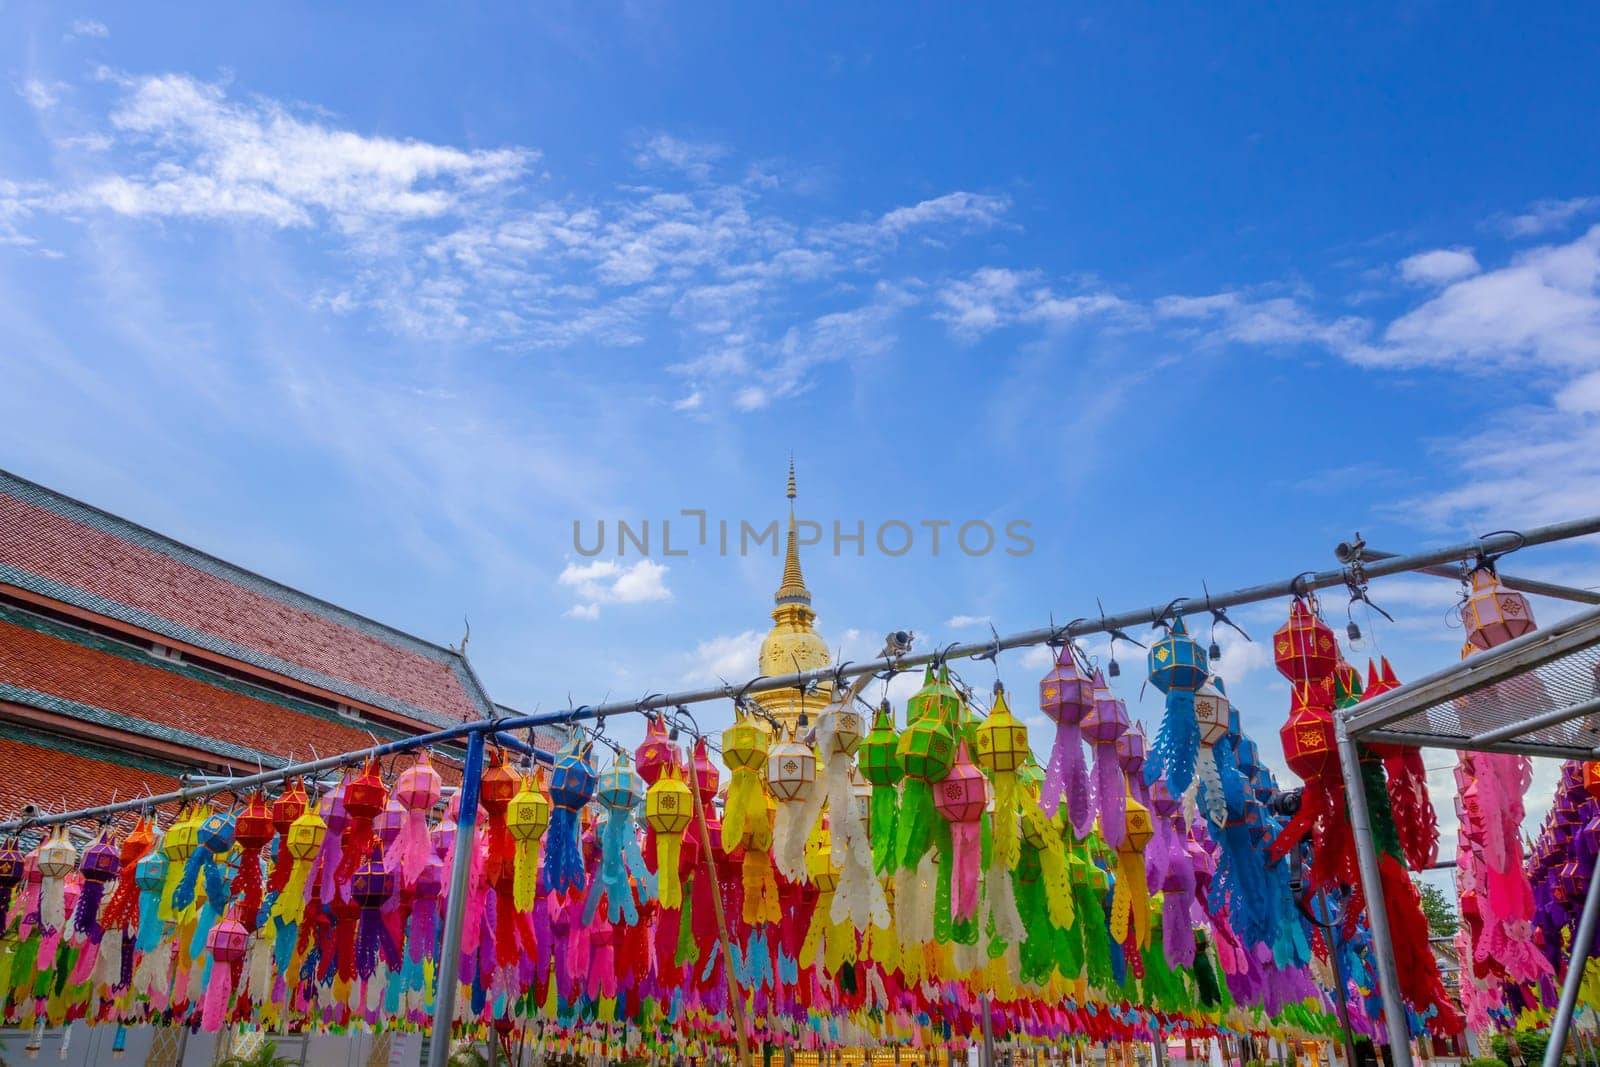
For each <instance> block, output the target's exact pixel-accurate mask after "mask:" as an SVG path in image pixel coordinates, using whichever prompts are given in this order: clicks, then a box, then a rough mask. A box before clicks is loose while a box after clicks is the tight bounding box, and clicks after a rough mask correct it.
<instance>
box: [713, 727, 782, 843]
mask: <svg viewBox="0 0 1600 1067" xmlns="http://www.w3.org/2000/svg"><path fill="white" fill-rule="evenodd" d="M771 741H772V739H771V737H770V736H769V735H768V734H767V732H766V731H765V730H763V729H760V728H759V727H758V726H757V725H756V724H755V723H754V722H753V721H751V719H750V717H749V716H748V715H746V714H745V712H744V710H743V709H742V708H739V707H738V706H735V708H734V723H733V725H732V726H730V727H728V728H727V729H726V730H724V731H722V762H724V763H726V764H727V765H728V770H730V771H732V772H733V773H732V775H731V776H730V779H729V782H728V802H727V806H726V807H724V808H723V812H722V835H723V839H724V840H726V841H732V842H737V841H739V840H740V839H741V838H743V837H744V834H745V823H746V821H747V820H752V819H753V818H754V817H755V816H756V814H757V812H758V811H760V810H761V807H760V806H761V805H762V804H763V803H764V801H763V794H764V792H765V791H764V790H763V789H762V788H761V774H762V772H763V771H764V770H765V769H766V766H767V749H768V746H769V745H770V744H771Z"/></svg>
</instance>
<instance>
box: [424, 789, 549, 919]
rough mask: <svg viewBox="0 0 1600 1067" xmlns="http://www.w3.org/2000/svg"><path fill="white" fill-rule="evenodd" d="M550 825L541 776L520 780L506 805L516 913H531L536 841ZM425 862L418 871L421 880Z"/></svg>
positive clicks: (534, 894) (536, 870)
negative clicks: (513, 850)
mask: <svg viewBox="0 0 1600 1067" xmlns="http://www.w3.org/2000/svg"><path fill="white" fill-rule="evenodd" d="M549 825H550V798H549V797H547V796H545V795H544V772H543V771H542V770H541V771H538V772H536V773H535V774H532V775H528V776H526V777H524V778H523V780H522V786H521V788H519V789H518V790H517V792H516V794H515V795H514V796H512V798H511V803H510V804H508V805H506V832H507V833H509V834H510V835H511V840H512V841H513V842H515V845H514V847H515V849H516V858H515V860H514V861H513V873H512V899H513V902H514V903H515V904H516V907H517V910H518V911H531V910H533V904H534V900H535V899H536V898H537V896H538V893H539V839H540V838H541V837H543V836H544V832H545V829H546V827H548V826H549ZM426 865H427V864H426V862H424V863H423V864H421V865H419V866H418V868H417V877H419V878H420V877H421V876H422V873H423V868H424V867H426Z"/></svg>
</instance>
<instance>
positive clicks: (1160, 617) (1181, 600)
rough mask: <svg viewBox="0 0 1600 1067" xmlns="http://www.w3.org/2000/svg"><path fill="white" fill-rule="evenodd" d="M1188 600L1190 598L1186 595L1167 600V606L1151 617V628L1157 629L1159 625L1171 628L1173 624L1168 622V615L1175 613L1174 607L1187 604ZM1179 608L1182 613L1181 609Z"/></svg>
mask: <svg viewBox="0 0 1600 1067" xmlns="http://www.w3.org/2000/svg"><path fill="white" fill-rule="evenodd" d="M1188 602H1189V598H1188V597H1186V596H1175V597H1173V598H1172V599H1171V600H1169V601H1167V606H1166V607H1164V608H1162V609H1161V610H1160V611H1159V612H1157V613H1156V614H1155V615H1153V616H1152V617H1151V619H1150V628H1151V629H1152V630H1154V629H1156V628H1157V627H1164V628H1167V629H1171V625H1170V624H1169V623H1168V622H1167V616H1168V615H1171V614H1172V613H1173V609H1174V608H1177V607H1178V605H1179V604H1187V603H1188ZM1179 610H1180V614H1181V609H1179Z"/></svg>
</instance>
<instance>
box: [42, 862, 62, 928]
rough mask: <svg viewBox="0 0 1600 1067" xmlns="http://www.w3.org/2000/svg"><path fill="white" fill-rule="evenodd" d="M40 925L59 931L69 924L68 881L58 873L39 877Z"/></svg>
mask: <svg viewBox="0 0 1600 1067" xmlns="http://www.w3.org/2000/svg"><path fill="white" fill-rule="evenodd" d="M39 925H40V926H42V927H44V928H45V929H46V930H58V931H59V930H62V929H64V928H65V927H66V925H67V881H66V879H65V878H63V877H61V876H60V875H58V874H47V875H43V876H42V877H41V878H40V879H39Z"/></svg>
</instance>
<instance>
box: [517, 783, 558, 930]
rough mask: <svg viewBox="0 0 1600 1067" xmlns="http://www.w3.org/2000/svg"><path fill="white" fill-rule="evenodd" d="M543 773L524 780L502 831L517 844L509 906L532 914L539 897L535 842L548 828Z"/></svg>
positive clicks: (546, 799)
mask: <svg viewBox="0 0 1600 1067" xmlns="http://www.w3.org/2000/svg"><path fill="white" fill-rule="evenodd" d="M543 778H544V771H543V770H542V769H541V770H539V771H537V772H536V773H535V774H534V775H531V776H528V777H524V778H523V779H522V786H521V788H519V789H518V790H517V791H516V792H515V793H514V794H512V797H511V802H510V803H509V804H507V805H506V830H507V832H509V833H510V834H511V839H512V840H513V841H515V842H516V843H517V846H516V849H517V855H516V863H515V867H514V870H515V873H514V874H513V876H512V883H511V884H512V902H513V903H514V904H515V905H516V908H517V910H518V911H532V910H533V905H534V902H535V900H537V899H538V896H539V839H540V838H541V837H543V836H544V831H545V828H546V827H548V826H549V825H550V798H549V797H547V796H545V795H544V782H543Z"/></svg>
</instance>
